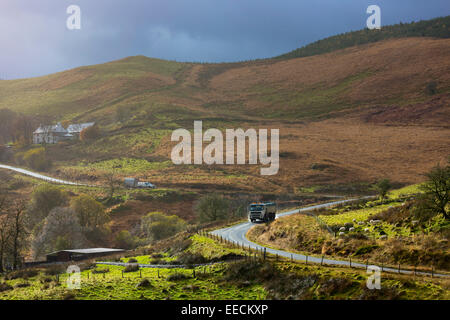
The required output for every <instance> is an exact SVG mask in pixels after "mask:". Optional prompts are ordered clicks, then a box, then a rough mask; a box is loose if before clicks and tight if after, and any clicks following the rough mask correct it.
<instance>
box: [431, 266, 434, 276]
mask: <svg viewBox="0 0 450 320" xmlns="http://www.w3.org/2000/svg"><path fill="white" fill-rule="evenodd" d="M431 277H432V278H434V266H431Z"/></svg>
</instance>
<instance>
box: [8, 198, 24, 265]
mask: <svg viewBox="0 0 450 320" xmlns="http://www.w3.org/2000/svg"><path fill="white" fill-rule="evenodd" d="M25 208H26V206H25V203H24V202H22V201H17V202H15V204H14V205H13V207H12V208H11V209H10V213H9V220H10V237H11V255H12V259H13V268H14V269H17V267H18V266H19V263H20V261H21V251H22V248H23V247H24V245H25V240H26V238H27V236H28V232H27V229H26V227H25V220H24V217H25Z"/></svg>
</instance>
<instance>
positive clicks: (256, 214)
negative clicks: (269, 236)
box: [248, 202, 277, 222]
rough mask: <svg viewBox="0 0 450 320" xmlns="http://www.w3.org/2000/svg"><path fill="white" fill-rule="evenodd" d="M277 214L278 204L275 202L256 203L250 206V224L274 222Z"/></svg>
mask: <svg viewBox="0 0 450 320" xmlns="http://www.w3.org/2000/svg"><path fill="white" fill-rule="evenodd" d="M276 214H277V204H276V203H275V202H255V203H251V204H250V205H249V206H248V220H249V221H250V222H255V221H257V220H260V221H265V222H269V221H273V220H275V217H276Z"/></svg>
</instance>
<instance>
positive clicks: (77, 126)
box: [67, 122, 95, 133]
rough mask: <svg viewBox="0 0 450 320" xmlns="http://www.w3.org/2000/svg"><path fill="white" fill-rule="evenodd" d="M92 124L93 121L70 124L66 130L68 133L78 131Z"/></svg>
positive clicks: (93, 123)
mask: <svg viewBox="0 0 450 320" xmlns="http://www.w3.org/2000/svg"><path fill="white" fill-rule="evenodd" d="M93 125H95V122H86V123H76V124H71V125H69V126H68V127H67V131H69V133H80V132H81V131H83V130H84V129H86V128H89V127H92V126H93Z"/></svg>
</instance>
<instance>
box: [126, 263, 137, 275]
mask: <svg viewBox="0 0 450 320" xmlns="http://www.w3.org/2000/svg"><path fill="white" fill-rule="evenodd" d="M136 271H139V265H138V264H130V265H128V266H126V267H125V269H124V270H123V272H127V273H128V272H136Z"/></svg>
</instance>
